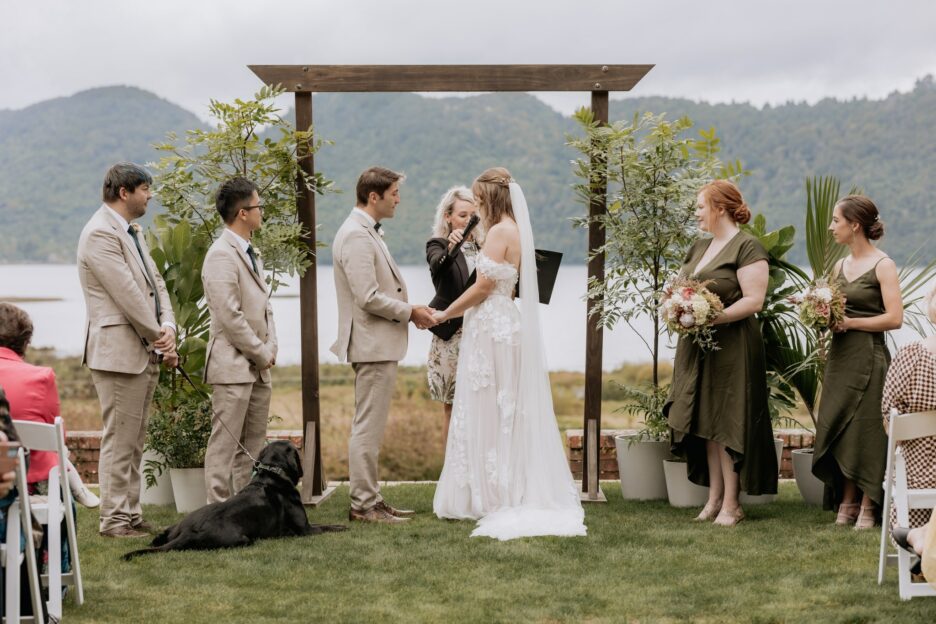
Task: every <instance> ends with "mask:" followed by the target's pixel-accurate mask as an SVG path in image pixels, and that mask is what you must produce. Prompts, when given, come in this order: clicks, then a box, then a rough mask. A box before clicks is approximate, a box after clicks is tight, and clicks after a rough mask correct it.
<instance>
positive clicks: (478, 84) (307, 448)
mask: <svg viewBox="0 0 936 624" xmlns="http://www.w3.org/2000/svg"><path fill="white" fill-rule="evenodd" d="M249 68H250V70H251V71H253V73H254V74H256V75H257V77H259V78H260V80H262V81H263V82H264V83H266V84H268V85H271V86H272V85H280V86H282V87H283V88H285V89H286V90H287V91H290V92H293V93H295V94H296V127H297V128H309V127H311V126H312V94H313V93H378V92H395V93H400V92H413V91H415V92H432V91H436V92H438V91H443V92H480V91H491V92H511V91H514V92H515V91H588V92H591V107H592V111H593V112H594V114H595V119H596V121H599V122H602V123H607V122H608V93H609V92H611V91H630V90H631V89H632V88H633V87H634V86H635V85H636V84H637V83H638V82H639V81H640V80H641V79H642V78H643V77H644V76H645V75H646V74H647V72H649V71H650V70H651V69H653V65H250V66H249ZM299 165H300V167H301V168H302V170H303V171H304V172H305V173H307V174H309V175H312V174H313V173H314V171H315V167H314V160H313V157H312V155H311V154H308V153H306V154H300V155H299ZM595 190H596V197H597V199H596V200H595V201H594V202H593V203H592V204H591V206H590V207H589V216H591V217H595V216H598V215H600V214H602V213H603V212H604V211H605V210H607V205H606V204H607V202H606V199H605V198H604V196H605V190H606V189H605V187H604V185H603V184H601V185H599V186H596V188H595ZM296 203H297V206H296V208H297V210H298V214H299V220H300V221H301V222H302V224H303V225H304V226H305V227H306V232H308V235H307V236H306V239H305V243H306V244H307V245H308V246H309V249H311V250H313V251H314V250H315V223H316V221H315V196H314V193H312V192H311V191H309V190H307V189H305V187H304V186H300V192H299V194H298V197H297V201H296ZM604 241H605V234H604V230H603V229H601V228H597V227H593V228H589V231H588V249H589V253H591V252H593V251H594V250H596V249H598V248H600V247H601V246H602V245H603V244H604ZM316 264H317V262H316V258H315V256H312V265H311V266H310V267H309V270H307V271H306V272H305V275H304V276H303V277H302V278H301V280H300V283H299V308H300V314H301V331H302V366H301V368H302V373H301V378H302V424H303V465H304V475H303V479H302V500H303V502H305V503H307V504H313V505H314V504H318V503H320V502H322V501H323V500H324V499H325V498H327V497H328V495H329V494H330V490H329V489H328V487H327V483H326V480H325V475H324V472H323V470H322V459H321V436H320V430H319V423H320V422H321V421H320V418H321V414H320V412H319V351H318V307H317V294H318V283H317V279H316V268H317V266H316ZM588 276H589V278H592V277H594V278H597V279H603V278H604V256H602V255H595V256H594V257H593V258H592V259H591V261H590V262H589V263H588ZM598 303H599V302H598V301H596V300H592V299H590V300H589V301H588V310H591V309H592V308H593V307H594V306H595V305H597V304H598ZM585 322H586V327H587V329H586V334H585V408H584V430H585V444H584V447H585V457H584V462H583V465H584V470H583V471H582V472H583V474H582V492H583V500H592V501H595V500H600V499H601V498H602V495H601V490H600V489H599V488H598V479H599V472H598V441H599V435H600V432H601V362H602V339H603V334H602V329H601V327H600V326H599V325H598V322H597V319H596V318H595V317H591V316H587V317H586V319H585Z"/></svg>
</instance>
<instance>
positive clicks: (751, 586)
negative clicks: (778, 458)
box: [65, 483, 936, 624]
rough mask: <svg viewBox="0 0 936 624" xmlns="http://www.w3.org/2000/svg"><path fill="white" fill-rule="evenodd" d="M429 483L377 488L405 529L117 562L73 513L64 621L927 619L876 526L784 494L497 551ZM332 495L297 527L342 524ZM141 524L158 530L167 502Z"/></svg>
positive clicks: (365, 528) (136, 542) (633, 515)
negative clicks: (734, 508)
mask: <svg viewBox="0 0 936 624" xmlns="http://www.w3.org/2000/svg"><path fill="white" fill-rule="evenodd" d="M433 490H434V488H433V486H431V485H401V486H395V487H387V488H385V489H384V494H385V495H386V497H387V499H388V501H390V502H391V503H392V504H394V505H397V506H400V507H407V508H414V509H416V510H417V511H418V512H419V515H418V516H417V517H416V519H415V520H413V521H411V522H410V523H409V524H407V525H405V526H383V525H361V524H355V525H353V526H352V528H351V530H349V531H348V532H345V533H332V534H327V535H322V536H317V537H310V538H301V539H295V538H293V539H280V540H268V541H264V542H259V543H257V544H255V545H254V546H252V547H250V548H246V549H239V550H228V551H216V552H186V553H168V554H160V555H152V556H148V557H140V558H138V559H136V560H134V561H132V562H124V561H123V560H121V559H120V555H122V554H123V553H124V552H126V551H128V550H131V549H135V548H139V547H141V546H143V545H144V543H145V542H146V540H143V539H129V540H114V539H105V538H101V537H99V536H98V534H97V513H96V512H94V511H93V510H92V511H89V510H86V509H81V510H80V512H79V529H80V532H79V540H80V543H81V561H82V567H83V571H84V579H85V596H86V603H85V604H84V605H83V606H81V607H77V606H75V604H74V602H73V600H72V599H71V598H69V599H67V600H66V608H65V619H66V621H68V622H95V623H104V622H121V623H126V622H146V623H147V624H150V623H157V622H185V623H199V622H211V623H213V624H216V623H218V622H251V623H259V622H329V623H336V622H368V621H372V622H631V621H634V622H686V621H692V622H823V623H824V622H843V623H844V622H888V621H892V622H901V623H909V622H930V623H931V622H934V621H936V599H925V598H918V599H914V600H913V601H911V602H901V601H900V600H899V599H898V597H897V581H896V571H895V569H893V568H890V569H889V570H888V576H887V581H886V582H885V584H884V585H883V586H882V587H879V586H878V585H877V582H876V565H877V544H878V542H877V539H878V535H879V532H878V531H877V530H874V531H865V532H860V533H859V532H856V531H853V530H851V529H843V528H840V527H835V526H833V524H832V515H831V513H829V512H823V511H821V510H819V509H817V508H813V507H807V506H806V505H804V504H803V503H802V501H801V499H800V497H799V494H798V493H797V491H796V487H795V485H793V484H791V483H783V485H782V488H781V497H780V500H779V501H778V502H776V503H774V504H772V505H768V506H760V507H748V508H747V510H746V512H747V516H748V519H747V520H745V521H744V522H742V523H741V524H740V525H739V526H738V527H736V528H734V529H724V528H721V527H716V526H713V525H710V524H707V523H705V524H700V523H695V522H691V520H690V519H691V518H692V517H693V516H694V515H695V513H696V512H697V510H692V509H675V508H671V507H669V505H667V504H666V503H663V502H659V503H635V502H625V501H623V500H622V499H621V495H620V490H619V488H618V487H617V486H616V484H613V483H608V484H604V491H605V493H606V494H607V496H608V503H607V504H591V505H588V506H587V507H586V523H587V525H588V533H589V534H588V537H584V538H532V539H523V540H514V541H511V542H503V543H501V542H497V541H493V540H489V539H487V538H473V539H471V538H469V534H470V533H471V530H472V528H473V523H471V522H447V521H443V520H439V519H437V518H435V516H433V515H432V494H433ZM347 509H348V492H347V488H340V489H339V490H338V492H337V493H336V494H335V495H334V496H333V497H332V498H331V499H329V500H328V501H327V502H326V503H325V505H324V506H323V508H322V509H319V510H312V511H310V518H311V519H312V521H313V522H322V523H338V522H345V521H346V518H347ZM146 513H147V519H148V520H150V521H151V522H155V523H157V524H163V525H166V524H169V523H171V522H174V521H175V520H176V519H177V518H178V517H179V516H178V515H177V514H175V513H174V511H170V510H169V509H168V508H147V509H146Z"/></svg>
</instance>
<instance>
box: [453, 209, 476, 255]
mask: <svg viewBox="0 0 936 624" xmlns="http://www.w3.org/2000/svg"><path fill="white" fill-rule="evenodd" d="M480 222H481V217H479V216H478V213H477V212H476V213H474V214H473V215H471V217H469V218H468V224H467V225H466V226H465V229H464V230H462V239H461V240H460V241H458V244H457V245H455V246H454V247H452V251H451V252H449V255H450V256H454V255H455V254H457V253H458V251H459V250H460V249H461V246H462V243H464V242H465V241H466V240H468V235H469V234H471V230H473V229H474V228H475V226H477V225H478V223H480Z"/></svg>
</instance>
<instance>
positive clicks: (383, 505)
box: [374, 500, 416, 518]
mask: <svg viewBox="0 0 936 624" xmlns="http://www.w3.org/2000/svg"><path fill="white" fill-rule="evenodd" d="M374 507H377V508H378V509H380V510H382V511H385V512H387V513H388V514H390V515H391V516H395V517H397V518H409V517H410V516H415V515H416V512H415V511H413V510H412V509H394V508H393V507H391V506H390V505H388V504H387V501H384V500H382V501H380V502H379V503H377V504H376V505H374Z"/></svg>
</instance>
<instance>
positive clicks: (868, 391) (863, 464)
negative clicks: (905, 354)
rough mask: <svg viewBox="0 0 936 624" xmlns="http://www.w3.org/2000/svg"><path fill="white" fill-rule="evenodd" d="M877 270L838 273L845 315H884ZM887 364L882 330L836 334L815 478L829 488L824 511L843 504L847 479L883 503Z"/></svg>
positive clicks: (818, 430)
mask: <svg viewBox="0 0 936 624" xmlns="http://www.w3.org/2000/svg"><path fill="white" fill-rule="evenodd" d="M879 262H880V261H879ZM876 268H877V264H875V265H874V267H872V268H871V269H870V270H869V271H867V272H865V273H864V274H863V275H861V276H859V277H856V278H855V279H854V280H852V281H851V282H849V281H848V280H846V279H845V276H844V275H843V274H842V272H841V271H839V274H838V276H837V277H836V278H835V279H836V281H837V282H838V285H839V287H840V288H841V289H842V292H843V293H845V315H846V316H848V317H850V318H867V317H869V316H878V315H879V314H884V298H883V297H882V296H881V284H880V283H879V282H878V279H877V274H876V272H875V269H876ZM889 365H890V353H889V352H888V350H887V346H886V345H885V344H884V333H883V332H865V331H855V330H852V331H846V332H841V333H837V334H834V335H833V337H832V345H831V347H830V348H829V356H828V359H827V360H826V365H825V373H824V374H823V378H822V395H821V397H820V399H819V412H818V416H817V418H816V420H817V422H816V446H815V450H814V451H813V466H812V471H813V474H814V475H816V476H817V477H819V478H820V479H822V480H823V481H824V482H825V484H826V488H825V501H824V507H825V508H826V509H835V508H836V507H837V506H838V504H839V502H841V500H842V488H843V478H848V479H850V480H852V481H854V482H855V483H856V484H857V485H858V487H859V488H860V489H861V491H862V492H864V493H865V494H867V495H868V496H869V497H870V498H871V499H872V500H873V501H874V502H875V503H877V504H878V505H879V506H880V505H881V503H882V502H883V500H884V491H883V490H882V489H881V484H882V483H883V481H884V468H885V464H886V462H887V434H886V432H885V431H884V426H883V425H882V424H881V400H882V398H883V395H884V378H885V377H886V376H887V367H888V366H889Z"/></svg>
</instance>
